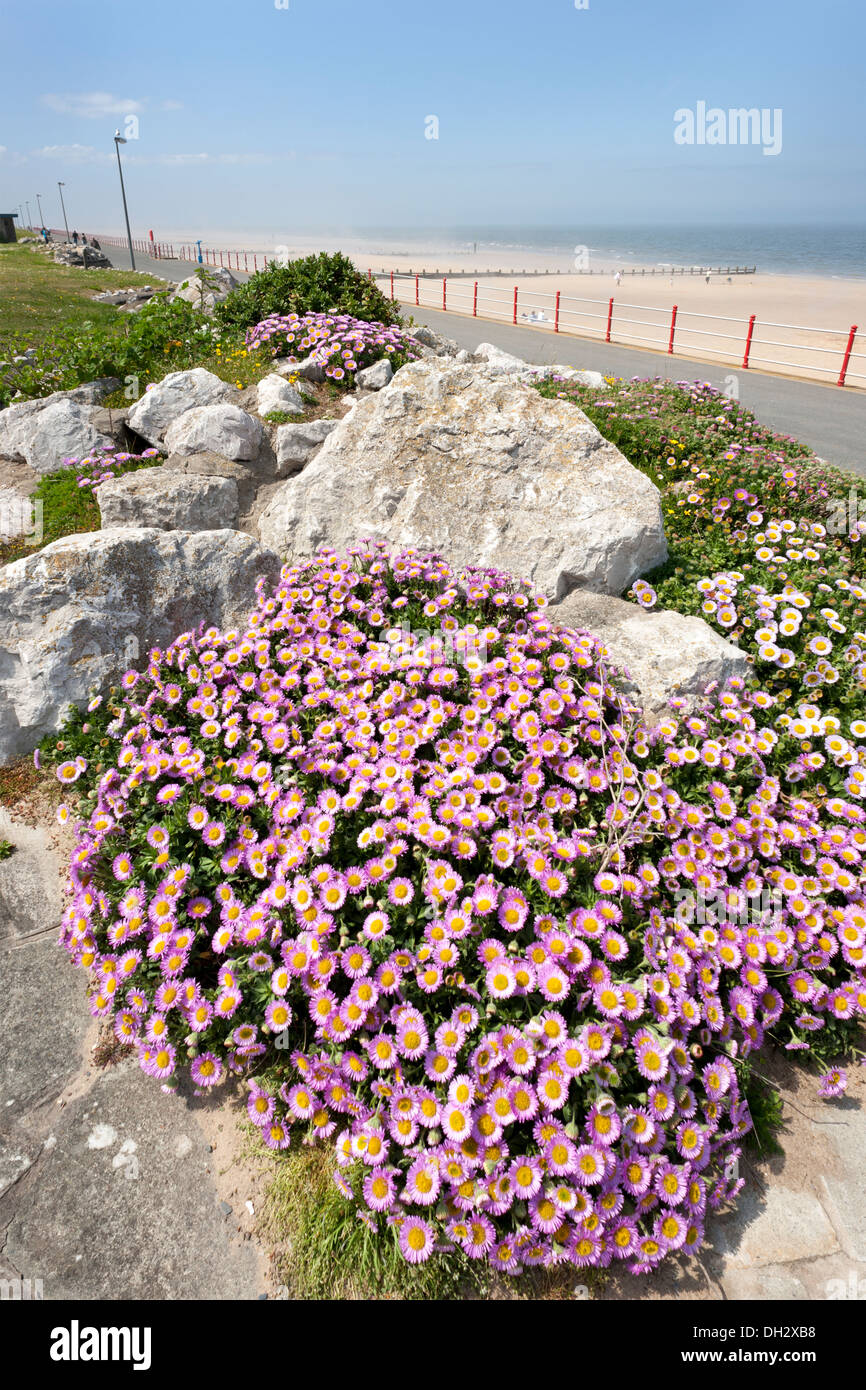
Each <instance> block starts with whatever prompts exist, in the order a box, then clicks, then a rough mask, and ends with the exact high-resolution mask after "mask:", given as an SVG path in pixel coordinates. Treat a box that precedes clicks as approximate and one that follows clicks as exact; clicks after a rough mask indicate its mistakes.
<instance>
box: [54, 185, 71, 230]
mask: <svg viewBox="0 0 866 1390" xmlns="http://www.w3.org/2000/svg"><path fill="white" fill-rule="evenodd" d="M64 186H65V185H64V184H63V183H61V181H60V179H58V180H57V187H58V188H59V189H60V206H61V207H62V209H63V225H64V227H65V228H66V240H67V241H68V240H69V223H68V222H67V220H66V204H65V203H64V201H63V189H64Z"/></svg>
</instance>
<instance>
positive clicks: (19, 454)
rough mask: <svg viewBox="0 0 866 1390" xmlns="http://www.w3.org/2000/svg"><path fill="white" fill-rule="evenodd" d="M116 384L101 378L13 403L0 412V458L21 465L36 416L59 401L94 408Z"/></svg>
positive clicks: (113, 378) (112, 377)
mask: <svg viewBox="0 0 866 1390" xmlns="http://www.w3.org/2000/svg"><path fill="white" fill-rule="evenodd" d="M118 386H120V382H119V380H118V379H117V377H114V376H107V377H101V378H99V379H98V380H97V381H88V382H85V383H84V385H83V386H76V387H74V388H73V390H71V391H52V393H51V395H50V396H39V397H38V398H37V399H36V400H30V401H15V402H14V403H13V404H12V405H9V406H7V407H6V409H5V410H0V458H6V459H17V460H18V461H19V462H21V463H23V462H24V461H25V460H26V458H27V448H28V445H29V442H30V440H31V438H32V436H33V431H34V430H35V428H36V423H37V417H38V416H39V415H41V414H42V412H43V411H44V410H47V409H48V407H49V406H52V405H57V403H58V402H59V401H70V402H73V403H75V404H77V405H96V404H97V403H98V402H99V401H101V400H103V399H104V397H105V396H107V395H108V394H109V393H110V392H112V391H116V390H117V388H118Z"/></svg>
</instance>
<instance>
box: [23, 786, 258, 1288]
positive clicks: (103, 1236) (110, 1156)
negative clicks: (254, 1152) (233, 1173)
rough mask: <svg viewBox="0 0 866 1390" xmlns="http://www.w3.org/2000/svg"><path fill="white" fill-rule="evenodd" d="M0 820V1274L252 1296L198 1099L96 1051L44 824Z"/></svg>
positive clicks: (249, 1245) (251, 1276)
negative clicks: (5, 851)
mask: <svg viewBox="0 0 866 1390" xmlns="http://www.w3.org/2000/svg"><path fill="white" fill-rule="evenodd" d="M0 832H2V835H3V837H4V838H6V839H9V840H11V841H12V842H13V843H14V844H16V845H17V846H18V848H17V849H16V851H15V853H13V854H12V856H11V857H10V858H9V859H7V860H4V861H3V862H2V863H0V997H2V999H3V1008H2V1012H0V1280H16V1279H20V1280H22V1281H26V1280H31V1281H36V1280H39V1281H41V1282H40V1287H41V1292H42V1297H43V1298H44V1299H46V1300H50V1299H65V1298H75V1299H84V1300H102V1299H119V1298H143V1299H150V1298H166V1299H184V1298H208V1299H211V1298H216V1299H256V1298H259V1297H262V1296H263V1294H264V1292H265V1290H266V1287H267V1284H266V1277H265V1261H264V1258H263V1255H262V1252H261V1251H260V1250H259V1249H258V1248H257V1247H256V1246H255V1245H254V1243H253V1242H252V1241H251V1240H250V1238H249V1234H248V1233H246V1232H242V1233H241V1234H240V1235H238V1232H237V1222H236V1221H235V1220H230V1219H229V1218H230V1217H233V1215H234V1213H233V1209H232V1206H231V1204H230V1203H229V1202H227V1201H226V1200H225V1191H224V1189H223V1187H222V1186H221V1184H220V1175H219V1171H218V1169H219V1167H220V1166H221V1165H220V1164H218V1162H217V1160H216V1158H215V1154H214V1150H215V1147H216V1146H215V1144H214V1143H213V1142H212V1141H213V1139H214V1137H215V1136H214V1134H213V1124H212V1120H213V1106H212V1104H211V1102H210V1101H208V1100H205V1099H197V1098H195V1097H193V1096H187V1097H172V1096H167V1095H164V1094H163V1093H162V1091H161V1090H160V1088H159V1086H158V1085H156V1084H154V1082H153V1081H152V1080H150V1079H149V1078H148V1077H146V1076H145V1075H144V1073H143V1072H142V1071H140V1069H139V1067H138V1065H137V1063H136V1061H135V1060H134V1059H132V1060H125V1061H123V1062H121V1063H119V1064H118V1065H116V1066H111V1067H106V1068H102V1069H100V1068H99V1067H97V1066H96V1065H95V1063H94V1058H93V1056H92V1054H91V1046H92V1044H93V1042H94V1041H95V1039H96V1036H97V1028H96V1024H95V1022H94V1020H92V1019H91V1017H90V1014H89V1012H88V1010H87V1006H86V999H85V990H84V977H83V974H82V972H81V971H78V970H75V969H73V968H72V967H71V965H70V963H69V960H68V957H67V956H66V953H65V952H64V951H62V950H61V949H60V948H59V947H58V946H57V945H56V939H57V932H58V925H59V920H60V915H61V910H62V906H61V905H62V898H61V891H60V883H61V879H60V872H61V859H60V856H59V853H58V850H57V848H56V847H55V845H53V844H52V836H51V832H49V831H47V830H45V829H42V828H40V827H38V826H27V825H21V824H18V823H15V822H12V823H10V821H9V819H8V816H6V814H5V813H2V814H0ZM229 1128H231V1129H234V1125H233V1124H231V1125H230V1126H229ZM244 1235H246V1236H247V1238H246V1239H245V1238H244ZM25 1287H26V1286H25ZM29 1287H31V1288H33V1287H35V1284H33V1283H31V1285H30V1286H29Z"/></svg>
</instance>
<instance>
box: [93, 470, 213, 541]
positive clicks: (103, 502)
mask: <svg viewBox="0 0 866 1390" xmlns="http://www.w3.org/2000/svg"><path fill="white" fill-rule="evenodd" d="M96 500H97V502H98V503H99V511H100V515H101V517H102V525H103V527H104V528H105V529H109V528H111V527H114V526H155V527H157V528H158V529H159V530H160V531H218V530H221V529H222V528H231V527H233V526H234V525H235V523H236V522H237V517H238V489H237V483H235V482H234V481H233V480H232V479H231V478H218V477H208V476H204V477H202V476H196V475H195V474H185V473H173V472H171V471H170V470H169V469H167V468H165V467H163V468H141V469H138V470H137V471H136V472H135V473H125V474H124V475H123V477H121V478H111V479H110V480H109V481H108V482H107V483H102V485H101V486H100V487H98V488H97V489H96Z"/></svg>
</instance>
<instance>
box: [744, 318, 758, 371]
mask: <svg viewBox="0 0 866 1390" xmlns="http://www.w3.org/2000/svg"><path fill="white" fill-rule="evenodd" d="M754 331H755V315H754V314H752V316H751V318H750V319H749V329H748V332H747V333H746V351H745V352H744V353H743V366H744V367H748V365H749V353H750V352H751V351H752V334H753V333H754Z"/></svg>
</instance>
